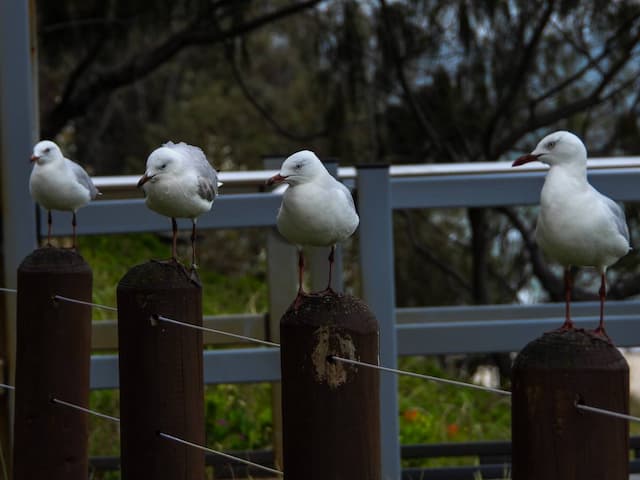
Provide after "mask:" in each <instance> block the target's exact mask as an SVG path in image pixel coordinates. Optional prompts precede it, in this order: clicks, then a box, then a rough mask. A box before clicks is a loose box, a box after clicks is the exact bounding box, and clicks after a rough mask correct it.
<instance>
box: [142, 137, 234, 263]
mask: <svg viewBox="0 0 640 480" xmlns="http://www.w3.org/2000/svg"><path fill="white" fill-rule="evenodd" d="M221 185H222V184H221V183H220V182H218V174H217V172H216V171H215V169H214V168H213V167H212V166H211V164H210V163H209V161H208V160H207V157H206V156H205V154H204V152H203V151H202V149H200V148H199V147H195V146H193V145H188V144H186V143H184V142H180V143H177V144H176V143H173V142H167V143H165V144H164V145H162V146H161V147H159V148H157V149H155V150H154V151H153V152H151V155H149V158H148V159H147V169H146V171H145V172H144V175H143V176H142V178H140V181H139V182H138V187H142V189H143V191H144V195H145V203H146V205H147V207H149V208H150V209H151V210H153V211H155V212H157V213H159V214H161V215H164V216H166V217H170V218H171V226H172V228H173V241H172V247H171V258H172V260H174V261H177V258H178V256H177V246H176V241H177V235H178V224H177V223H176V218H190V219H191V222H192V228H191V252H192V255H191V267H192V268H193V269H196V268H197V265H196V221H197V220H198V216H199V215H202V214H203V213H206V212H208V211H209V210H211V206H212V205H213V201H214V200H215V198H216V197H217V196H218V187H219V186H221Z"/></svg>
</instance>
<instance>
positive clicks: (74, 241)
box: [71, 210, 77, 250]
mask: <svg viewBox="0 0 640 480" xmlns="http://www.w3.org/2000/svg"><path fill="white" fill-rule="evenodd" d="M76 225H77V223H76V211H75V210H74V211H73V217H71V227H73V244H72V245H71V248H72V249H74V250H75V248H76Z"/></svg>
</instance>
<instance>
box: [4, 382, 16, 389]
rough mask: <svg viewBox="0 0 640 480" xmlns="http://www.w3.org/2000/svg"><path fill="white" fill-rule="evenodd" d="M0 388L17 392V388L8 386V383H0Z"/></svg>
mask: <svg viewBox="0 0 640 480" xmlns="http://www.w3.org/2000/svg"><path fill="white" fill-rule="evenodd" d="M0 388H4V389H5V390H15V389H16V387H14V386H13V385H7V384H6V383H0Z"/></svg>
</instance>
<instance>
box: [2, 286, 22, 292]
mask: <svg viewBox="0 0 640 480" xmlns="http://www.w3.org/2000/svg"><path fill="white" fill-rule="evenodd" d="M0 292H7V293H18V290H16V289H15V288H5V287H0Z"/></svg>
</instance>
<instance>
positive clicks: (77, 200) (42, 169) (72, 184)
mask: <svg viewBox="0 0 640 480" xmlns="http://www.w3.org/2000/svg"><path fill="white" fill-rule="evenodd" d="M29 191H30V192H31V196H32V197H33V199H34V200H35V201H36V202H38V203H39V204H40V205H41V206H42V207H43V208H45V209H47V210H77V209H78V208H80V207H82V206H84V205H86V204H87V203H89V201H90V200H91V193H90V192H89V190H88V189H87V188H86V187H84V186H83V185H82V184H81V183H79V182H78V181H77V180H76V176H75V174H74V173H73V172H72V171H71V169H69V168H67V166H66V165H65V163H64V162H51V163H47V164H44V165H39V164H36V165H34V167H33V170H32V172H31V176H30V178H29Z"/></svg>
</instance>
